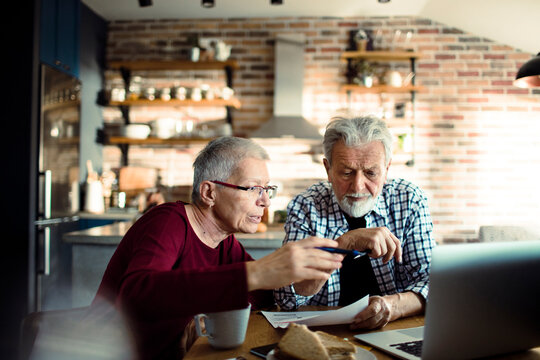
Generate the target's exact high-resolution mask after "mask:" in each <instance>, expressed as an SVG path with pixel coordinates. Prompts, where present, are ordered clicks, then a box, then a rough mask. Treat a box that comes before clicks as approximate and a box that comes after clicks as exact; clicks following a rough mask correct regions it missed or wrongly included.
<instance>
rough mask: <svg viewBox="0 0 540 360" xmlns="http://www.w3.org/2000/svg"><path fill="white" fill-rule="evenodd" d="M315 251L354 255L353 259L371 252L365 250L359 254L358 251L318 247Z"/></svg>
mask: <svg viewBox="0 0 540 360" xmlns="http://www.w3.org/2000/svg"><path fill="white" fill-rule="evenodd" d="M317 249H320V250H324V251H328V252H331V253H337V254H346V255H347V254H351V255H354V258H355V259H356V258H358V257H360V256H362V255H365V254H367V253H369V252H371V250H366V251H364V252H360V251H358V250H345V249H340V248H333V247H325V246H318V247H317Z"/></svg>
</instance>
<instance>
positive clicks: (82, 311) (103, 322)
mask: <svg viewBox="0 0 540 360" xmlns="http://www.w3.org/2000/svg"><path fill="white" fill-rule="evenodd" d="M111 319H114V320H113V321H111ZM21 333H22V339H21V353H20V354H21V359H22V360H27V359H30V360H68V359H70V360H72V359H78V360H87V359H88V360H89V359H94V360H97V359H111V360H113V359H116V360H122V359H126V360H127V359H134V358H135V352H134V351H133V349H134V345H133V340H132V339H131V336H130V332H129V330H128V328H127V326H126V324H125V322H124V321H123V319H122V318H121V317H120V315H119V314H118V313H117V312H116V310H115V309H114V308H113V307H112V306H110V305H109V304H106V303H102V304H100V305H99V306H96V307H95V308H93V309H92V310H90V308H89V307H82V308H75V309H67V310H55V311H42V312H35V313H32V314H30V315H28V316H27V317H26V318H25V319H24V320H23V324H22V332H21Z"/></svg>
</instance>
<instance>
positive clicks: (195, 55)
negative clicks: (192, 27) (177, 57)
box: [187, 34, 201, 62]
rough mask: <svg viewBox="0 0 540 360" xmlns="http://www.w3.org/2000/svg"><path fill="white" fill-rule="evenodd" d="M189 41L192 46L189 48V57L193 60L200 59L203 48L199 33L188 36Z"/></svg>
mask: <svg viewBox="0 0 540 360" xmlns="http://www.w3.org/2000/svg"><path fill="white" fill-rule="evenodd" d="M187 42H188V44H189V46H190V47H191V48H190V49H189V59H190V60H191V61H193V62H197V61H199V58H200V56H201V49H200V45H199V36H198V35H197V34H191V35H189V36H188V38H187Z"/></svg>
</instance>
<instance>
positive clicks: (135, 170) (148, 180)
mask: <svg viewBox="0 0 540 360" xmlns="http://www.w3.org/2000/svg"><path fill="white" fill-rule="evenodd" d="M156 182H157V169H154V168H147V167H136V166H125V167H122V168H120V172H119V175H118V188H119V190H120V191H133V190H144V189H149V188H153V187H155V186H156Z"/></svg>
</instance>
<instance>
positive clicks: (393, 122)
mask: <svg viewBox="0 0 540 360" xmlns="http://www.w3.org/2000/svg"><path fill="white" fill-rule="evenodd" d="M359 28H363V29H368V30H373V31H374V32H375V30H377V29H380V30H382V42H381V44H383V46H384V44H388V45H391V42H392V37H393V35H394V33H395V30H401V31H402V32H407V31H411V33H412V35H413V36H412V39H411V44H412V47H413V48H414V50H416V51H419V52H421V53H422V54H423V55H424V57H423V58H422V59H420V60H419V61H418V65H417V73H416V82H417V84H418V85H422V86H424V87H425V88H426V91H425V92H422V93H419V94H418V95H417V106H416V120H415V124H416V137H415V139H416V141H415V154H416V155H415V166H414V167H407V166H404V165H403V164H402V161H400V159H399V158H398V156H396V159H395V161H394V165H392V167H391V171H390V176H399V177H405V178H407V179H409V180H411V181H413V182H415V183H417V184H418V185H420V186H421V187H422V188H423V189H424V190H425V191H426V193H427V195H428V197H429V199H430V200H429V205H430V210H431V213H432V215H433V220H434V223H435V235H436V240H437V241H440V242H442V241H445V242H455V241H469V240H474V239H475V238H476V237H477V232H478V227H479V225H487V224H515V225H520V224H528V225H531V224H534V223H535V221H536V219H538V218H539V217H540V207H539V206H538V204H539V203H540V193H539V192H538V191H536V190H537V181H538V177H539V175H540V172H539V171H538V169H540V151H539V150H540V149H539V147H540V140H539V139H540V121H539V120H540V90H527V89H518V88H516V87H514V86H513V85H512V80H513V78H514V76H515V72H516V71H517V69H518V68H519V66H520V65H521V64H522V63H523V62H525V61H526V60H528V59H529V58H530V57H531V54H527V53H522V52H520V51H519V50H518V49H514V48H512V47H510V46H508V45H505V44H498V43H495V42H493V41H491V40H490V39H485V38H483V37H479V36H476V35H475V34H469V33H466V32H464V31H462V30H460V29H456V28H452V27H448V26H445V25H444V24H440V23H436V22H433V21H431V20H429V19H424V18H416V17H399V18H392V17H377V18H368V17H355V18H275V19H274V18H263V19H221V20H216V19H207V20H204V19H203V20H201V19H197V20H192V21H190V20H156V21H153V20H148V21H119V22H112V23H110V25H109V41H108V48H107V57H108V59H109V60H128V59H129V60H133V59H155V60H160V59H186V58H187V49H188V45H187V38H188V36H189V35H191V34H197V35H199V36H200V37H207V38H208V37H211V38H219V39H221V40H223V41H225V42H226V43H227V44H230V45H232V47H233V48H232V55H231V58H232V59H235V60H237V62H238V64H239V68H238V69H237V70H236V71H235V73H234V84H233V85H234V88H235V91H236V95H237V96H238V98H239V100H240V101H241V102H242V108H241V109H238V110H234V112H233V121H234V123H233V127H234V133H235V134H237V135H240V136H249V134H250V133H251V131H253V130H254V129H256V128H258V127H259V125H260V124H261V123H263V122H264V121H266V120H268V119H269V118H270V117H271V114H272V106H273V65H274V64H273V57H274V54H273V39H274V38H275V35H276V34H277V33H283V32H301V33H303V34H305V36H306V39H307V45H306V48H305V75H304V101H303V114H304V116H305V117H306V119H308V120H309V121H310V122H312V123H314V124H316V125H319V126H321V127H322V126H324V125H325V124H326V123H327V122H328V120H329V119H330V118H331V116H333V115H334V114H336V113H337V112H338V111H340V110H342V109H345V108H347V106H348V105H349V103H348V99H347V95H346V94H345V93H344V92H343V91H341V90H340V85H341V84H343V83H344V82H345V76H344V71H345V63H344V62H343V61H341V60H340V54H341V52H343V51H345V49H346V48H347V45H348V34H349V32H350V31H351V30H356V29H359ZM397 69H398V70H400V71H402V73H403V75H406V71H407V70H406V68H405V67H403V66H399V67H397ZM171 76H172V75H171ZM392 99H394V100H395V98H394V97H392V96H390V97H379V96H377V95H359V94H356V95H353V96H352V97H351V103H350V104H351V108H352V110H354V111H355V112H358V113H377V114H381V113H382V109H383V108H384V107H385V104H386V105H388V102H391V101H392ZM195 110H196V109H195ZM114 111H117V110H114V109H107V110H105V111H104V117H105V118H106V119H108V120H111V119H114V118H115V117H118V116H119V114H118V112H117V113H114ZM138 111H139V112H137V113H134V114H133V116H134V119H135V121H148V119H152V118H153V117H157V116H161V115H160V114H157V113H154V111H156V109H154V108H153V109H150V108H147V109H140V110H138ZM160 111H164V112H166V111H171V110H170V109H161V110H160ZM173 111H178V110H174V109H173ZM194 113H196V111H193V112H192V114H194ZM209 116H210V115H209ZM388 123H389V125H390V126H391V127H392V128H395V127H399V126H402V124H401V120H400V119H388ZM295 144H296V143H295ZM265 146H267V149H268V151H269V153H270V154H271V156H272V163H271V165H270V171H271V175H272V178H273V179H275V180H276V181H278V182H280V183H281V185H282V194H286V195H293V194H295V193H297V192H299V191H301V190H302V189H304V188H305V187H307V186H309V185H310V184H311V183H313V182H314V181H316V180H317V179H320V178H324V177H325V173H324V167H323V165H322V164H321V163H319V162H318V161H319V160H320V157H318V156H314V155H311V154H309V151H303V150H299V151H297V149H296V146H297V145H294V146H292V147H287V146H286V145H283V143H281V144H280V145H279V146H275V145H269V144H265ZM199 149H200V147H198V146H190V147H187V148H180V147H177V148H142V147H135V146H132V147H131V148H130V150H129V157H130V164H133V165H137V166H149V167H158V168H159V169H161V170H160V174H161V177H162V181H163V183H164V184H167V185H180V184H190V183H191V180H192V173H191V164H192V160H193V157H194V155H195V154H196V153H197V151H198V150H199ZM104 159H105V161H106V162H107V163H109V164H110V165H112V166H113V167H117V166H118V165H119V164H120V151H119V150H118V149H117V148H116V147H113V146H107V147H104Z"/></svg>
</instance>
